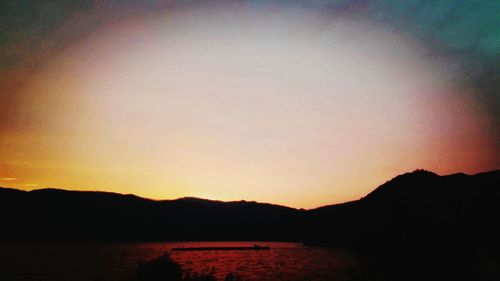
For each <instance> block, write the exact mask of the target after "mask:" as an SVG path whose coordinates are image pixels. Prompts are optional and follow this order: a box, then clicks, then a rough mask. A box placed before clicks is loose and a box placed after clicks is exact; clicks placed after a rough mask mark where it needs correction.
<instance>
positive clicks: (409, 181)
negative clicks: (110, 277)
mask: <svg viewBox="0 0 500 281" xmlns="http://www.w3.org/2000/svg"><path fill="white" fill-rule="evenodd" d="M499 203H500V171H492V172H487V173H480V174H476V175H466V174H453V175H447V176H439V175H437V174H434V173H432V172H429V171H424V170H417V171H414V172H412V173H406V174H403V175H399V176H397V177H395V178H393V179H391V180H389V181H388V182H386V183H384V184H382V185H381V186H379V187H378V188H376V189H375V190H373V191H372V192H371V193H369V194H367V195H366V196H365V197H363V198H361V199H359V200H356V201H352V202H347V203H343V204H336V205H329V206H323V207H320V208H316V209H312V210H302V209H301V210H298V209H293V208H288V207H284V206H279V205H273V204H265V203H257V202H247V201H233V202H222V201H213V200H205V199H199V198H192V197H185V198H180V199H177V200H159V201H158V200H150V199H145V198H141V197H137V196H135V195H123V194H116V193H109V192H89V191H67V190H60V189H40V190H33V191H29V192H28V191H21V190H17V189H11V188H0V212H1V213H2V218H3V219H2V231H0V240H3V241H174V240H183V241H188V240H193V241H194V240H254V241H255V240H262V241H263V240H268V241H269V240H279V241H299V242H303V243H306V244H309V245H322V246H333V247H342V248H347V249H350V250H351V251H353V252H354V253H355V254H356V257H357V263H358V265H357V267H356V270H355V271H354V272H353V274H352V280H356V281H365V280H370V281H373V280H386V281H387V280H388V281H391V280H407V281H408V280H499V278H500V243H499V238H498V237H500V230H499V228H498V227H497V224H498V219H499V215H500V204H499ZM152 264H155V263H154V262H153V263H152ZM145 266H146V265H145ZM145 268H146V269H148V268H149V267H147V266H146V267H145ZM143 269H144V268H142V269H141V270H143ZM156 270H160V272H162V271H161V270H163V268H153V270H151V271H150V270H149V269H148V271H147V272H146V273H144V272H142V271H140V272H139V271H138V274H139V275H138V277H137V278H139V277H140V276H143V275H144V274H146V275H147V274H153V275H152V276H153V277H154V276H156V275H158V274H159V273H158V272H156ZM174 273H175V272H174ZM141 274H142V275H141ZM169 274H170V273H169ZM146 275H144V276H146ZM160 275H161V274H160ZM160 275H158V276H160ZM147 276H149V275H147ZM161 276H163V275H161ZM141 278H142V277H141ZM141 278H139V279H138V280H150V279H147V278H146V279H144V278H143V279H141ZM148 278H149V277H148ZM207 278H209V276H208V277H207ZM157 279H158V278H157ZM151 280H153V279H151ZM154 280H156V279H154Z"/></svg>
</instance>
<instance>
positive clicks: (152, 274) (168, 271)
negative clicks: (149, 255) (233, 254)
mask: <svg viewBox="0 0 500 281" xmlns="http://www.w3.org/2000/svg"><path fill="white" fill-rule="evenodd" d="M167 280H168V281H217V280H216V278H215V277H214V274H213V273H211V272H209V273H205V274H190V273H183V272H182V269H181V267H180V265H179V264H177V263H175V262H174V261H173V260H172V259H171V258H170V256H169V254H168V253H165V254H164V255H162V256H160V257H158V258H155V259H152V260H149V261H146V262H143V263H141V264H139V265H138V266H137V268H136V270H135V272H134V274H133V276H132V277H131V278H129V279H128V280H125V281H167ZM239 280H241V279H240V278H238V276H237V275H235V274H232V273H230V274H228V275H227V276H226V277H225V278H224V281H239Z"/></svg>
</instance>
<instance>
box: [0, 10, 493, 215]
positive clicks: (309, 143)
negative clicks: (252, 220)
mask: <svg viewBox="0 0 500 281" xmlns="http://www.w3.org/2000/svg"><path fill="white" fill-rule="evenodd" d="M9 2H12V3H7V4H5V3H4V4H0V5H2V6H0V11H1V12H0V13H1V15H0V18H1V20H0V21H1V27H0V28H1V29H0V35H1V37H0V110H1V112H2V115H1V116H0V186H3V187H15V188H21V189H25V190H31V189H37V188H44V187H56V188H64V189H70V190H101V191H112V192H119V193H133V194H136V195H138V196H143V197H148V198H154V199H173V198H178V197H184V196H195V197H202V198H209V199H217V200H225V201H226V200H240V199H245V200H256V201H261V202H271V203H277V204H282V205H286V206H292V207H302V208H312V207H317V206H321V205H326V204H333V203H339V202H344V201H349V200H353V199H358V198H360V197H362V196H364V195H366V194H367V193H368V192H370V191H371V190H372V189H374V188H375V187H376V186H378V185H380V184H382V183H383V182H385V181H386V180H388V179H390V178H392V177H394V176H396V175H398V174H401V173H404V172H409V171H412V170H415V169H418V168H423V169H428V170H432V171H434V172H436V173H439V174H450V173H456V172H466V173H476V172H481V171H488V170H493V169H498V168H500V158H499V155H500V153H499V152H500V151H499V146H500V137H499V136H500V133H499V130H498V128H499V126H498V125H499V124H500V121H499V120H500V106H499V97H498V95H499V91H500V71H499V65H500V64H499V62H500V18H499V17H498V11H500V4H499V3H500V2H498V1H178V2H177V1H9ZM401 2H405V4H403V3H401ZM437 2H438V3H437ZM181 3H182V4H181Z"/></svg>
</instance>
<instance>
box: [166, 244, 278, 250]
mask: <svg viewBox="0 0 500 281" xmlns="http://www.w3.org/2000/svg"><path fill="white" fill-rule="evenodd" d="M270 249H271V248H270V247H269V246H259V245H253V247H187V248H184V247H180V248H172V251H246V250H254V251H260V250H270Z"/></svg>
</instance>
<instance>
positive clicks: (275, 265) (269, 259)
mask: <svg viewBox="0 0 500 281" xmlns="http://www.w3.org/2000/svg"><path fill="white" fill-rule="evenodd" d="M255 244H258V245H266V246H270V247H271V250H269V251H193V252H171V249H172V248H173V247H213V246H253V245H255ZM167 251H169V252H171V257H172V259H173V260H174V261H176V262H177V263H179V264H180V265H181V266H182V269H183V271H185V272H188V271H189V272H193V273H204V272H205V273H206V272H210V271H213V272H214V274H215V276H216V277H217V278H218V279H219V280H223V278H224V277H225V276H226V275H227V274H228V273H235V274H237V275H238V276H240V277H241V278H242V280H249V281H252V280H259V281H266V280H267V281H277V280H280V281H281V280H290V281H295V280H296V281H299V280H300V281H302V280H309V281H315V280H316V281H327V280H345V278H346V274H347V272H348V270H349V268H352V267H353V266H354V260H353V258H352V256H351V255H349V254H348V253H346V252H343V251H340V250H333V249H325V248H315V247H304V246H302V245H301V244H297V243H282V242H175V243H108V244H105V243H57V244H48V243H28V244H27V243H13V244H0V280H2V281H11V280H16V281H28V280H29V281H34V280H36V281H43V280H50V281H59V280H74V281H79V280H82V281H83V280H85V281H88V280H104V281H108V280H119V279H123V278H124V277H126V276H128V275H130V274H131V273H132V272H133V270H134V268H135V267H136V266H137V264H139V263H140V262H142V261H145V260H148V259H152V258H155V257H158V256H160V255H162V254H163V253H165V252H167Z"/></svg>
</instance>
